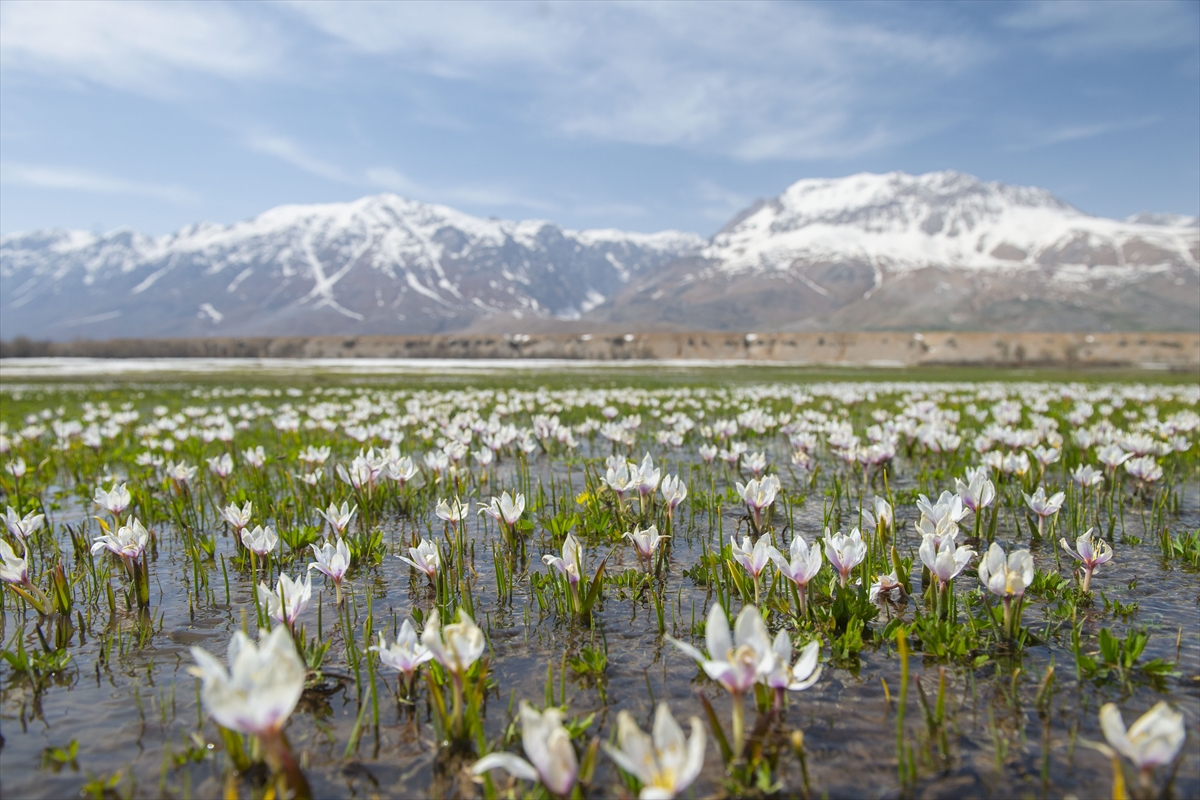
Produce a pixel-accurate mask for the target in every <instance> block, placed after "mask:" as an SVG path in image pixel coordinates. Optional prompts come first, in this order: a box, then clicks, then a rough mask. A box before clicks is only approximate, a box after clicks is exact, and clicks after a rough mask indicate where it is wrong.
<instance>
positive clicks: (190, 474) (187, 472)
mask: <svg viewBox="0 0 1200 800" xmlns="http://www.w3.org/2000/svg"><path fill="white" fill-rule="evenodd" d="M163 471H164V472H166V474H167V477H168V478H170V479H171V480H173V481H174V482H175V483H176V484H178V485H180V486H182V485H184V484H186V483H188V482H190V481H192V480H194V479H195V477H196V473H197V472H199V471H200V468H199V467H193V466H191V465H190V464H188V463H187V462H186V461H180V462H179V463H178V464H175V463H173V462H170V461H168V462H167V463H166V466H165V467H163Z"/></svg>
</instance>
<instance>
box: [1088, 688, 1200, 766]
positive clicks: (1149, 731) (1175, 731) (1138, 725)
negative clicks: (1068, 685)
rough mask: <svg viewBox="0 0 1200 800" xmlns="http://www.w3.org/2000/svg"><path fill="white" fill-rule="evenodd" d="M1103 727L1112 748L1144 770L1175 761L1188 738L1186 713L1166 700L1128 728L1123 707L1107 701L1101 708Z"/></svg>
mask: <svg viewBox="0 0 1200 800" xmlns="http://www.w3.org/2000/svg"><path fill="white" fill-rule="evenodd" d="M1100 729H1101V730H1102V731H1104V738H1105V739H1107V740H1108V743H1109V744H1110V745H1112V747H1113V749H1114V750H1116V751H1117V752H1118V753H1120V754H1121V755H1123V756H1125V757H1126V758H1128V759H1129V760H1130V761H1132V762H1133V764H1134V766H1136V767H1137V768H1138V769H1139V770H1141V771H1142V772H1143V773H1148V772H1150V771H1151V770H1153V769H1154V768H1155V767H1159V766H1162V765H1163V764H1169V763H1171V762H1172V761H1174V760H1175V756H1177V755H1179V751H1180V750H1181V749H1182V748H1183V740H1184V738H1186V733H1185V731H1184V727H1183V714H1180V713H1179V712H1178V711H1174V710H1173V709H1172V708H1171V707H1170V706H1169V705H1167V704H1166V703H1164V702H1160V703H1157V704H1156V705H1155V706H1154V707H1153V708H1151V709H1150V710H1149V711H1147V712H1146V713H1145V714H1143V715H1142V716H1141V717H1139V718H1138V720H1137V722H1135V723H1133V724H1132V725H1130V726H1129V729H1128V730H1126V729H1125V720H1124V719H1123V718H1122V717H1121V710H1120V709H1118V708H1117V706H1116V705H1115V704H1113V703H1105V704H1104V705H1103V706H1102V707H1101V708H1100Z"/></svg>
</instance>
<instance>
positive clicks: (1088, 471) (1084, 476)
mask: <svg viewBox="0 0 1200 800" xmlns="http://www.w3.org/2000/svg"><path fill="white" fill-rule="evenodd" d="M1071 480H1072V481H1074V482H1075V485H1076V486H1078V487H1080V488H1083V489H1087V488H1090V487H1092V486H1099V485H1100V484H1102V483H1104V473H1103V472H1101V471H1100V470H1098V469H1096V468H1095V467H1093V466H1092V465H1091V464H1080V465H1079V466H1077V467H1076V468H1075V469H1074V470H1072V471H1071Z"/></svg>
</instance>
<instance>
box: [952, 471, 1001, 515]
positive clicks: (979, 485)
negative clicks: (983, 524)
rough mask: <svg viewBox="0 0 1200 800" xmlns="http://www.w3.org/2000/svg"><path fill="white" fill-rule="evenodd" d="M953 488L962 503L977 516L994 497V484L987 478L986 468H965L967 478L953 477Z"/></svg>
mask: <svg viewBox="0 0 1200 800" xmlns="http://www.w3.org/2000/svg"><path fill="white" fill-rule="evenodd" d="M954 488H955V490H956V491H957V492H958V497H959V499H960V500H961V501H962V504H963V505H964V506H966V507H967V508H969V509H971V511H972V512H974V513H975V514H976V516H978V514H979V512H980V511H982V510H983V509H985V508H987V507H988V506H990V505H991V504H992V503H993V502H994V501H995V499H996V484H994V483H992V482H991V481H990V480H988V476H987V468H986V467H980V468H979V469H974V470H973V469H970V468H968V469H967V480H966V481H965V482H964V481H962V480H961V479H959V478H955V479H954Z"/></svg>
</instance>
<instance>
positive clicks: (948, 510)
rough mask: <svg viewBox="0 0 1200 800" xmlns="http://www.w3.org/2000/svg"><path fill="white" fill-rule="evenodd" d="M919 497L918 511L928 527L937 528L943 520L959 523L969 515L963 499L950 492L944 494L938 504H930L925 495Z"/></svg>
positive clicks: (939, 498)
mask: <svg viewBox="0 0 1200 800" xmlns="http://www.w3.org/2000/svg"><path fill="white" fill-rule="evenodd" d="M918 497H919V499H918V500H917V510H918V511H920V512H921V521H922V522H925V523H927V525H926V526H927V527H935V528H936V527H937V526H938V524H939V523H941V522H942V520H949V521H950V522H953V523H958V522H959V521H960V520H962V518H963V517H965V516H966V515H967V509H966V508H964V507H963V500H962V498H961V497H958V496H956V495H952V494H950V493H949V492H942V494H941V496H940V497H938V499H937V502H936V503H932V502H930V501H929V498H928V497H926V496H925V495H919V496H918Z"/></svg>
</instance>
